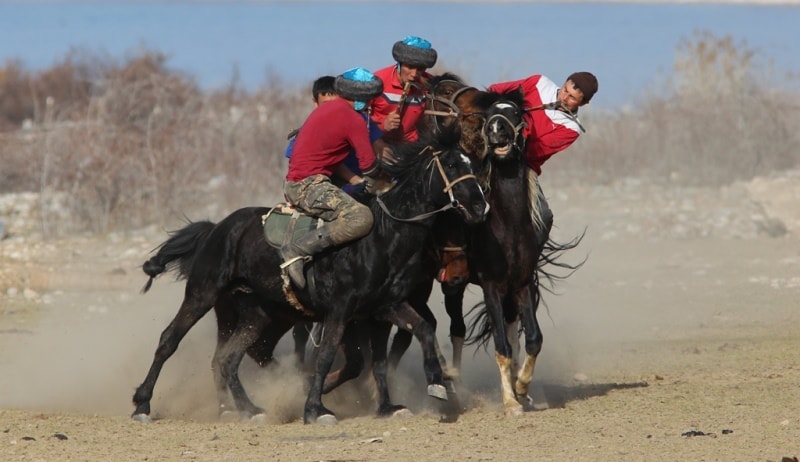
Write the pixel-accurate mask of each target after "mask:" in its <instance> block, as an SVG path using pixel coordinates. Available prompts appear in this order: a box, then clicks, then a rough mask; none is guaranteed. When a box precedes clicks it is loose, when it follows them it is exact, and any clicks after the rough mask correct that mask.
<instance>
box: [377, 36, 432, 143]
mask: <svg viewBox="0 0 800 462" xmlns="http://www.w3.org/2000/svg"><path fill="white" fill-rule="evenodd" d="M392 57H393V58H394V60H395V61H396V62H397V64H393V65H391V66H389V67H386V68H383V69H381V70H379V71H377V72H375V76H376V77H378V78H379V79H381V80H382V81H383V94H382V95H380V96H378V97H377V98H375V99H374V100H372V103H371V106H372V114H371V118H372V120H373V122H374V123H376V124H377V125H378V127H380V129H381V130H382V131H383V133H384V135H383V140H384V141H386V142H387V143H389V144H399V143H407V142H411V141H416V140H417V139H418V138H419V134H418V133H417V124H418V123H419V121H420V120H421V119H422V116H423V114H424V112H425V92H424V90H423V86H422V81H423V80H424V79H428V78H430V77H431V76H430V74H428V73H427V72H425V71H426V69H428V68H431V67H433V66H434V65H435V64H436V58H437V53H436V50H434V49H433V48H432V47H431V43H430V42H429V41H427V40H425V39H422V38H419V37H414V36H408V37H406V38H405V39H403V40H401V41H399V42H395V44H394V46H393V47H392Z"/></svg>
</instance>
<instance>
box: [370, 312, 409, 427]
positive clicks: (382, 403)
mask: <svg viewBox="0 0 800 462" xmlns="http://www.w3.org/2000/svg"><path fill="white" fill-rule="evenodd" d="M370 327H371V329H370V349H371V350H372V376H373V377H374V378H375V388H376V391H377V393H378V416H379V417H390V416H399V415H402V414H410V412H408V409H407V408H406V407H405V406H403V405H399V404H392V401H391V398H390V397H389V381H388V379H387V375H388V371H387V364H386V348H387V344H388V343H389V333H390V332H391V330H392V325H391V324H390V323H385V322H378V321H374V322H372V323H371V324H370ZM398 332H405V331H402V330H401V331H398Z"/></svg>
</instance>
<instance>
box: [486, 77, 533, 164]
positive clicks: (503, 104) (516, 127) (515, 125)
mask: <svg viewBox="0 0 800 462" xmlns="http://www.w3.org/2000/svg"><path fill="white" fill-rule="evenodd" d="M478 104H481V105H482V106H484V107H486V109H485V110H484V116H485V118H486V123H485V124H484V125H483V130H482V135H483V139H484V142H485V150H486V153H487V154H489V155H491V156H492V157H493V158H495V159H497V160H504V159H520V158H521V156H522V153H523V152H524V150H525V135H524V133H523V129H524V128H525V126H526V125H525V120H524V118H523V111H522V107H523V104H524V100H523V95H522V90H521V89H517V90H516V91H514V92H511V93H503V94H498V93H492V92H488V93H484V94H483V95H481V97H480V98H479V101H478Z"/></svg>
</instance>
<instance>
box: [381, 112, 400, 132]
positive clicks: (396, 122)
mask: <svg viewBox="0 0 800 462" xmlns="http://www.w3.org/2000/svg"><path fill="white" fill-rule="evenodd" d="M399 127H400V114H398V113H397V111H394V112H391V113H390V114H389V115H387V116H386V118H385V119H383V131H385V132H390V131H392V130H395V129H397V128H399Z"/></svg>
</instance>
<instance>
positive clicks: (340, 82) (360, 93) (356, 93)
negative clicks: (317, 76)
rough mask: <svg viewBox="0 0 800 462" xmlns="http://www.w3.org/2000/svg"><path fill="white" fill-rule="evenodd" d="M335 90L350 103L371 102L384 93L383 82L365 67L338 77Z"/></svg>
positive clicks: (354, 69)
mask: <svg viewBox="0 0 800 462" xmlns="http://www.w3.org/2000/svg"><path fill="white" fill-rule="evenodd" d="M333 89H334V90H336V93H338V94H339V96H341V97H342V98H344V99H349V100H350V101H370V100H371V99H373V98H375V97H376V96H378V95H380V94H381V93H383V82H382V81H381V79H379V78H377V77H375V75H374V74H373V73H372V72H370V71H368V70H366V69H364V68H363V67H354V68H352V69H348V70H346V71H344V72H343V73H342V74H341V75H337V76H336V80H334V81H333Z"/></svg>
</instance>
